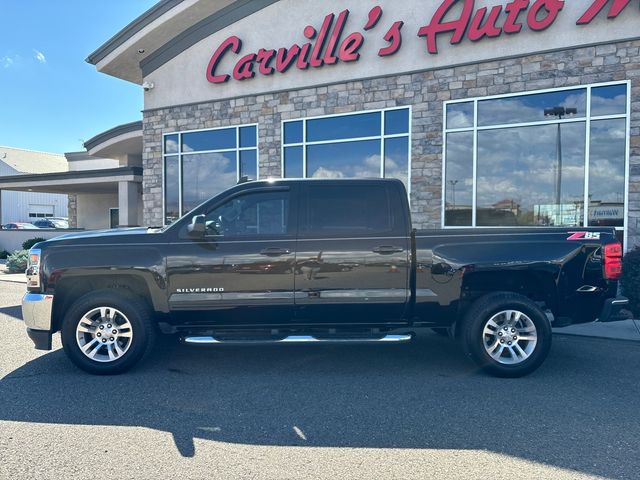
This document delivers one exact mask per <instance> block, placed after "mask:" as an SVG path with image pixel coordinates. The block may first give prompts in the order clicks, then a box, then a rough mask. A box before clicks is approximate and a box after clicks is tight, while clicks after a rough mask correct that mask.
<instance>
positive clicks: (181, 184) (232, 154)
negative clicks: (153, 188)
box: [163, 125, 258, 225]
mask: <svg viewBox="0 0 640 480" xmlns="http://www.w3.org/2000/svg"><path fill="white" fill-rule="evenodd" d="M163 160H164V168H163V172H164V183H163V194H164V221H165V224H167V225H168V224H171V223H173V222H174V221H176V220H177V219H178V218H180V217H181V216H182V215H186V214H187V213H188V212H190V211H191V210H193V209H194V208H195V207H197V206H198V205H200V204H201V203H202V202H204V201H206V200H208V199H210V198H211V197H214V196H215V195H217V194H219V193H220V192H222V191H224V190H226V189H228V188H230V187H232V186H234V185H236V184H237V183H238V182H239V181H240V180H241V179H243V178H246V179H247V180H257V179H258V126H257V125H242V126H238V127H230V128H217V129H212V130H197V131H188V132H178V133H171V134H167V135H164V142H163Z"/></svg>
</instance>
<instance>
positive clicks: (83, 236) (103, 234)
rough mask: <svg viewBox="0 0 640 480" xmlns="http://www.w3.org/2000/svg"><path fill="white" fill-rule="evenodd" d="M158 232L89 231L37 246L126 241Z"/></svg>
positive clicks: (153, 230)
mask: <svg viewBox="0 0 640 480" xmlns="http://www.w3.org/2000/svg"><path fill="white" fill-rule="evenodd" d="M156 232H158V230H157V229H153V228H146V227H136V228H119V229H113V230H91V231H87V232H73V233H67V234H65V235H60V236H59V237H55V238H52V239H50V240H47V241H46V242H42V243H40V244H39V245H43V246H45V245H52V244H58V243H74V241H76V240H80V241H85V240H91V239H99V238H107V237H108V238H112V237H121V240H123V241H126V238H127V237H132V236H138V235H146V234H152V233H156Z"/></svg>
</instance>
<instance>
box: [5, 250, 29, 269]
mask: <svg viewBox="0 0 640 480" xmlns="http://www.w3.org/2000/svg"><path fill="white" fill-rule="evenodd" d="M28 259H29V251H28V250H16V251H15V252H13V253H12V254H11V255H9V257H8V258H7V270H9V272H10V273H24V271H25V270H26V269H27V260H28Z"/></svg>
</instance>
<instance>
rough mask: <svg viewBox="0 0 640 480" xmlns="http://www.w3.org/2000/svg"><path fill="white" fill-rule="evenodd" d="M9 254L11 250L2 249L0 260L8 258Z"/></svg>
mask: <svg viewBox="0 0 640 480" xmlns="http://www.w3.org/2000/svg"><path fill="white" fill-rule="evenodd" d="M8 256H9V252H7V251H6V250H0V260H6V259H7V257H8Z"/></svg>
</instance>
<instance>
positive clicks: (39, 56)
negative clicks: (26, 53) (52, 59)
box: [33, 49, 47, 63]
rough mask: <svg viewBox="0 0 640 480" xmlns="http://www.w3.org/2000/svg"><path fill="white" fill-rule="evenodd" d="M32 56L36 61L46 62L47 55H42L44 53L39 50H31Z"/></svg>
mask: <svg viewBox="0 0 640 480" xmlns="http://www.w3.org/2000/svg"><path fill="white" fill-rule="evenodd" d="M33 54H34V55H33V58H35V59H36V60H37V61H38V62H40V63H47V57H45V56H44V53H42V52H41V51H39V50H35V49H34V50H33Z"/></svg>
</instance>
